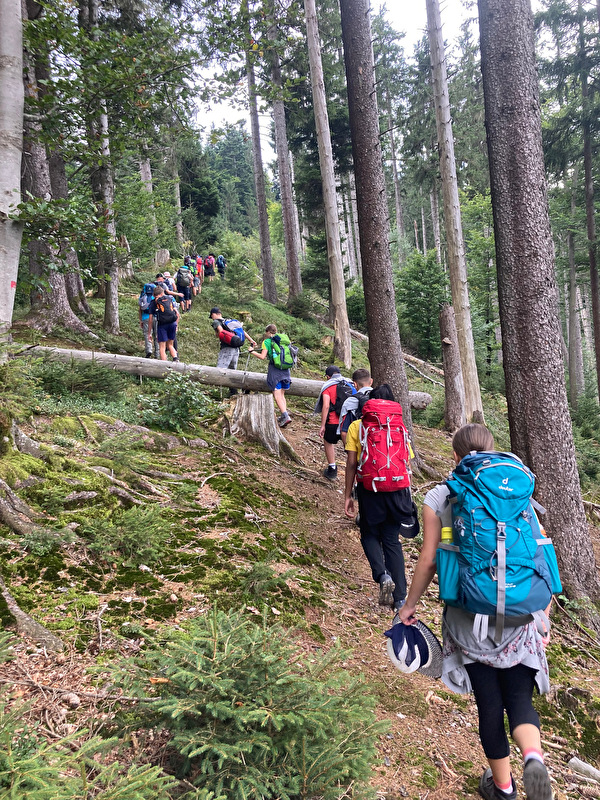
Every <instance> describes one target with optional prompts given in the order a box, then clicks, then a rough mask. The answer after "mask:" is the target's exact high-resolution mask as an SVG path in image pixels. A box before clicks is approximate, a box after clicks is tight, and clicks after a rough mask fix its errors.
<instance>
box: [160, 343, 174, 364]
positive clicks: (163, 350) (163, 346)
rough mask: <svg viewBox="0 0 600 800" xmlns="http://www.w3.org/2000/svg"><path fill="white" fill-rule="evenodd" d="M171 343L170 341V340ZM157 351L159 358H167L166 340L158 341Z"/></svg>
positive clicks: (163, 359) (162, 359)
mask: <svg viewBox="0 0 600 800" xmlns="http://www.w3.org/2000/svg"><path fill="white" fill-rule="evenodd" d="M171 344H172V342H171ZM158 351H159V353H160V360H161V361H166V360H167V343H166V342H159V343H158Z"/></svg>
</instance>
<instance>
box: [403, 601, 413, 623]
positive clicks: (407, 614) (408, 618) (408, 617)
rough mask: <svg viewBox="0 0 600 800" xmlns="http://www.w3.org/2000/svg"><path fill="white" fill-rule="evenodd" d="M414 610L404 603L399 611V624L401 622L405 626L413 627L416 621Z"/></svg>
mask: <svg viewBox="0 0 600 800" xmlns="http://www.w3.org/2000/svg"><path fill="white" fill-rule="evenodd" d="M416 610H417V608H416V606H409V605H408V604H407V603H405V604H404V605H403V606H402V608H401V609H400V622H403V623H404V624H405V625H414V624H415V622H416V621H417V618H416V616H415V611H416Z"/></svg>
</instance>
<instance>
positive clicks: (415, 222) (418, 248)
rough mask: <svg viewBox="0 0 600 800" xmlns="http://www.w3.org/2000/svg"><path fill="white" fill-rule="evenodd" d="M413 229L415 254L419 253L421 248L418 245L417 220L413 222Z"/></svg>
mask: <svg viewBox="0 0 600 800" xmlns="http://www.w3.org/2000/svg"><path fill="white" fill-rule="evenodd" d="M413 227H414V229H415V250H416V251H417V253H420V252H421V246H420V245H419V226H418V225H417V220H416V219H415V220H414V221H413Z"/></svg>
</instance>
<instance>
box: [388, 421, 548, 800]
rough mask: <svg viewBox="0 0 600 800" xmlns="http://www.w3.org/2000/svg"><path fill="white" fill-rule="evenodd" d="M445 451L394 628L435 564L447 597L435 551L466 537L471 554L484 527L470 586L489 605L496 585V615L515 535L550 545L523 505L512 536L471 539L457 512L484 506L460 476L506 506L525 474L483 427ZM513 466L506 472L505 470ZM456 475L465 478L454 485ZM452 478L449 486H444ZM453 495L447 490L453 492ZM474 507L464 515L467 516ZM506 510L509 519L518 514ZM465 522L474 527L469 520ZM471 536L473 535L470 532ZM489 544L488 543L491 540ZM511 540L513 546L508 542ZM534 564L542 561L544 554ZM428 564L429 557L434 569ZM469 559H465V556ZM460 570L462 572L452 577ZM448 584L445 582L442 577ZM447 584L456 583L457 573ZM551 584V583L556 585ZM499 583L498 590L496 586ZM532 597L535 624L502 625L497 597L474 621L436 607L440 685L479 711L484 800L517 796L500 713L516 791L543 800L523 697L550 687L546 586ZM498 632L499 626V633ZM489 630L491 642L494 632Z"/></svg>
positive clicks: (533, 723) (533, 725) (543, 774)
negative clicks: (447, 472)
mask: <svg viewBox="0 0 600 800" xmlns="http://www.w3.org/2000/svg"><path fill="white" fill-rule="evenodd" d="M452 448H453V450H454V460H455V462H456V464H457V467H456V469H455V471H454V472H453V473H452V475H451V476H450V478H449V479H448V481H447V483H442V484H439V485H438V486H436V487H435V488H434V489H431V490H430V491H429V492H427V494H426V495H425V500H424V505H423V547H422V550H421V554H420V556H419V560H418V562H417V565H416V567H415V573H414V576H413V580H412V583H411V586H410V589H409V592H408V596H407V598H406V602H405V604H404V606H403V607H402V609H401V610H400V621H401V622H402V623H404V624H406V625H411V624H414V623H416V621H417V618H416V609H417V604H418V602H419V600H420V598H421V596H422V595H423V593H424V592H425V590H426V589H427V587H428V586H429V584H430V583H431V581H432V579H433V577H434V575H435V573H436V568H437V567H436V564H437V563H439V565H440V566H439V568H438V569H437V571H438V578H439V582H440V596H441V597H444V596H446V597H448V595H449V594H451V592H450V587H449V586H448V588H446V586H445V585H444V584H445V581H446V578H445V575H446V574H449V573H445V572H444V568H443V564H444V562H443V561H442V558H443V555H441V554H447V553H451V551H460V556H459V557H461V558H462V556H463V548H464V547H465V544H467V540H469V537H470V541H471V542H475V544H474V545H473V544H471V550H470V551H469V553H471V552H473V551H474V550H475V548H476V546H477V545H478V540H479V542H481V547H483V539H484V536H485V534H486V530H488V529H491V536H492V537H493V541H494V544H492V545H491V547H490V546H487V547H486V548H485V549H486V552H487V551H488V550H489V551H490V552H492V556H491V559H490V552H487V563H486V565H485V568H484V569H483V570H481V573H483V575H482V577H481V579H480V580H481V581H483V580H484V579H485V580H487V581H489V582H490V585H494V586H495V588H494V590H493V591H494V593H495V594H494V595H493V596H494V598H496V597H497V595H496V593H498V595H499V594H500V585H501V584H502V585H503V586H502V588H503V592H502V593H503V595H504V592H505V593H506V596H505V597H504V596H503V597H502V602H503V604H504V603H506V606H505V609H504V610H505V611H506V612H507V614H508V611H509V603H510V600H509V596H510V595H509V592H510V585H509V584H512V585H514V584H515V583H517V580H516V578H514V575H515V574H518V573H516V572H515V573H510V575H509V564H510V559H511V557H512V558H515V561H514V562H513V563H515V564H516V563H517V562H516V556H512V555H511V550H512V549H513V548H514V549H515V550H516V549H517V545H518V542H519V540H520V541H523V540H524V539H526V538H527V534H526V533H525V532H524V530H525V529H526V530H527V531H529V534H528V536H529V539H530V541H532V542H534V546H533V549H534V550H535V547H536V543H537V545H540V546H538V547H537V549H538V550H540V551H544V553H546V552H547V551H548V550H549V549H550V548H548V547H542V546H541V544H544V545H546V544H550V540H549V539H546V538H545V537H544V533H543V530H542V529H541V528H540V527H539V523H537V517H536V516H535V512H534V511H532V510H528V509H531V506H528V507H527V506H526V508H525V510H523V511H521V513H519V514H518V517H517V519H518V522H517V523H516V524H515V527H514V528H513V529H512V530H514V534H513V533H512V531H511V523H510V522H508V521H507V522H506V523H505V522H498V523H497V526H498V527H497V526H495V525H493V523H492V524H491V525H485V524H483V525H482V524H479V525H478V529H477V531H474V533H473V534H472V535H471V534H470V533H469V527H470V523H469V514H467V513H466V511H465V510H464V509H465V506H464V503H465V502H473V503H474V507H475V506H477V507H478V509H477V510H478V511H480V512H481V509H482V508H483V509H486V506H487V502H488V501H486V504H485V505H482V501H481V500H480V499H477V498H478V497H479V494H477V495H475V494H474V493H473V492H472V491H470V490H469V489H468V488H467V489H465V486H467V487H468V485H469V484H468V478H469V473H470V474H471V477H474V476H475V475H476V476H477V478H478V480H476V481H475V483H477V484H478V489H477V491H478V492H479V493H481V494H482V496H483V488H481V484H482V483H483V484H485V485H489V486H493V488H494V489H496V490H498V489H502V488H503V489H504V494H502V493H499V492H496V494H497V496H500V494H502V497H501V498H500V502H507V500H506V499H505V498H506V497H507V496H508V493H509V492H512V495H511V496H510V498H509V500H508V502H512V501H514V500H515V498H516V497H517V489H518V487H519V481H522V480H523V476H524V475H529V476H531V475H532V474H531V473H530V472H529V470H527V468H526V467H524V465H523V464H522V462H520V461H519V459H517V458H516V456H512V454H506V453H494V452H492V451H493V450H494V439H493V437H492V434H491V433H490V432H489V431H488V429H487V428H485V427H484V426H483V425H477V424H469V425H465V426H463V427H462V428H460V429H459V430H458V431H457V432H456V433H455V434H454V437H453V439H452ZM462 459H465V462H466V463H465V464H464V467H463V468H462V469H461V460H462ZM511 459H512V462H511ZM507 461H508V466H500V467H499V468H501V469H504V470H505V473H506V476H507V477H506V478H504V479H501V480H498V479H497V478H496V479H495V480H494V481H492V478H491V476H492V475H493V474H494V473H493V471H492V469H490V468H493V467H494V464H499V465H506V463H507ZM511 463H512V467H513V469H512V472H513V473H514V477H513V475H512V474H511V475H510V478H509V473H510V472H511ZM476 464H480V465H481V466H480V467H477V466H475V465H476ZM515 466H516V469H514V467H515ZM463 475H464V476H465V480H462V476H463ZM453 478H454V479H455V480H454V481H453ZM486 481H489V484H486V483H485V482H486ZM461 487H462V488H461ZM513 487H514V488H513ZM455 488H456V490H457V493H455V491H454V490H455ZM490 491H491V490H490ZM528 491H529V494H528V495H527V497H526V499H525V503H527V502H528V498H529V497H530V494H531V492H532V491H533V480H532V486H531V489H529V490H528ZM469 497H474V499H473V500H472V501H470V500H469ZM450 498H452V501H453V502H452V503H449V499H450ZM490 508H491V506H490ZM477 510H476V511H474V512H473V513H474V514H475V513H477ZM516 510H517V512H518V508H517V509H516ZM448 511H450V519H453V520H454V522H453V523H452V527H448V522H449V521H450V520H449V518H448ZM481 513H483V514H485V513H487V512H486V511H485V510H484V511H483V512H481ZM473 519H474V525H475V524H476V521H475V517H473ZM491 519H493V517H492V516H491V515H490V516H489V517H488V518H487V521H490V520H491ZM507 519H508V512H507ZM479 523H481V519H479ZM534 525H536V526H537V528H536V529H535V531H536V534H535V536H533V537H532V533H531V532H532V531H533V530H534ZM500 526H505V530H504V532H503V536H504V543H503V544H502V543H501V542H500V539H501V531H500ZM455 531H459V533H458V534H456V533H455ZM446 532H447V533H446ZM442 533H444V536H442ZM476 533H478V535H475V534H476ZM496 537H498V538H497V539H496ZM536 537H537V538H536ZM540 537H544V538H540ZM446 539H448V542H452V541H454V542H455V544H451V545H449V544H448V545H446V548H444V542H445V541H446ZM440 542H441V544H440ZM513 542H515V543H514V544H512V543H513ZM494 547H495V548H496V550H495V552H493V551H494ZM501 551H503V552H505V554H506V555H505V561H506V565H505V566H502V565H501V559H500V552H501ZM436 554H437V555H436ZM466 555H467V551H466V550H464V557H466ZM544 557H545V558H548V556H544ZM437 559H439V562H438V561H437ZM474 560H475V556H473V561H474ZM503 560H504V559H503ZM492 562H494V564H496V566H495V567H493V570H494V573H493V575H490V574H488V573H490V572H491V570H492V566H493V565H492ZM446 563H447V562H446ZM457 563H460V562H457ZM522 563H523V562H522V561H520V562H519V564H522ZM519 569H520V570H521V571H522V567H519ZM501 571H503V572H504V574H503V575H501V574H500V573H501ZM466 572H468V573H469V575H471V574H472V573H473V572H474V570H473V569H472V568H469V569H468V570H467V571H466ZM461 573H463V571H462V570H461ZM463 574H465V573H463ZM509 577H510V580H509ZM534 577H535V576H534ZM534 577H532V578H531V586H530V588H529V590H528V592H527V593H526V600H527V598H528V597H533V595H534V594H535V593H537V587H538V585H539V583H541V581H534ZM469 580H471V581H475V580H477V578H474V577H469ZM557 580H558V576H557ZM448 581H449V583H450V579H449V578H448ZM494 581H495V584H494ZM455 582H456V583H457V584H458V583H459V578H458V569H457V571H456V579H455ZM558 582H559V583H560V581H558ZM504 583H505V586H506V589H504ZM534 588H535V592H534ZM555 591H556V590H555ZM548 595H549V598H550V599H549V600H548ZM462 596H466V593H465V592H464V590H463V591H462V592H461V597H462ZM457 598H458V595H457ZM542 598H543V602H544V603H548V605H547V607H546V608H545V616H544V617H540V615H539V613H536V614H533V615H532V614H529V615H521V617H520V618H519V617H517V616H514V617H513V620H514V621H512V622H511V616H510V615H506V616H505V615H504V613H502V614H501V613H500V598H499V596H498V599H497V600H495V602H496V606H495V607H492V610H495V616H485V617H484V616H483V612H476V613H470V612H469V611H468V610H466V609H465V608H464V607H460V605H459V601H458V600H452V604H450V602H451V601H450V600H448V601H447V603H448V604H447V605H446V606H445V609H444V617H443V623H442V634H443V639H444V647H443V666H442V680H443V681H444V683H445V684H446V685H447V686H448V687H449V688H450V689H452V690H453V691H455V692H458V693H460V694H466V693H467V692H469V691H471V690H472V691H473V693H474V695H475V700H476V703H477V711H478V714H479V736H480V739H481V744H482V745H483V750H484V753H485V755H486V757H487V760H488V763H489V768H488V769H487V770H486V771H485V772H484V773H483V775H482V777H481V780H480V783H479V793H480V794H481V796H482V797H484V798H485V800H516V797H517V789H516V785H515V781H514V779H513V777H512V774H511V770H510V758H509V754H510V747H509V742H508V738H507V736H506V733H505V729H504V712H505V711H506V714H507V716H508V724H509V730H510V733H511V736H512V738H513V739H514V741H515V742H516V743H517V745H518V747H519V749H520V750H521V754H522V756H523V759H524V767H523V784H524V787H525V793H526V795H527V798H528V800H552V788H551V784H550V778H549V776H548V771H547V770H546V767H545V765H544V757H543V754H542V745H541V738H540V721H539V717H538V714H537V712H536V711H535V709H534V708H533V705H532V695H533V691H534V688H535V686H536V685H537V688H538V690H539V692H540V693H544V692H547V691H548V690H549V688H550V687H549V678H548V662H547V660H546V653H545V647H546V645H547V643H548V635H549V633H548V632H549V623H548V621H547V613H548V610H549V608H550V602H551V599H552V589H551V587H550V585H548V586H547V592H546V593H545V594H544V595H542ZM531 602H533V605H535V601H533V600H532V601H531ZM538 608H539V605H538ZM541 610H542V609H540V611H541ZM477 617H482V620H483V619H485V625H484V626H481V627H480V628H478V629H477V631H476V628H475V624H476V623H477ZM536 618H537V619H543V620H544V622H543V623H542V624H538V622H537V619H536ZM517 622H518V624H517ZM498 628H500V631H499V630H498ZM499 633H500V635H498V634H499Z"/></svg>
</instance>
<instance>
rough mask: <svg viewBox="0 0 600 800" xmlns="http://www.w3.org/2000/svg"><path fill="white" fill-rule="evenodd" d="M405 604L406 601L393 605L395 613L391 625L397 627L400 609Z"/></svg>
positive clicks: (399, 601)
mask: <svg viewBox="0 0 600 800" xmlns="http://www.w3.org/2000/svg"><path fill="white" fill-rule="evenodd" d="M405 602H406V600H398V601H397V602H396V603H394V611H395V612H396V613H395V614H394V619H393V620H392V625H398V623H399V622H400V609H401V608H402V606H403V605H404V603H405Z"/></svg>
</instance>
